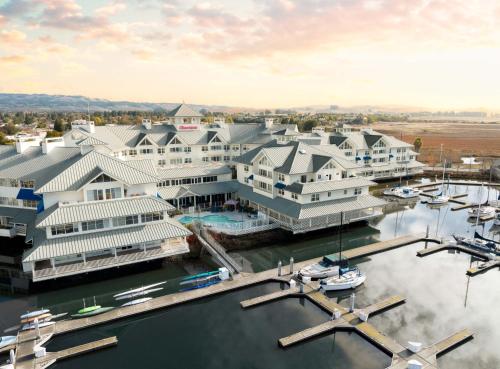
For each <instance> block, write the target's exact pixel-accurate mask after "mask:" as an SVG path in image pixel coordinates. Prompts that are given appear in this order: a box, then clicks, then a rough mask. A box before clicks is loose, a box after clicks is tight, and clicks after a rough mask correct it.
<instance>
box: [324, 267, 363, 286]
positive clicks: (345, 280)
mask: <svg viewBox="0 0 500 369" xmlns="http://www.w3.org/2000/svg"><path fill="white" fill-rule="evenodd" d="M365 280H366V274H364V273H362V272H361V271H360V270H359V269H355V270H350V271H348V272H346V273H343V274H340V275H338V276H335V277H331V278H328V279H323V280H321V281H320V288H321V289H322V290H324V291H340V290H348V289H351V288H356V287H358V286H360V285H361V284H363V283H364V282H365Z"/></svg>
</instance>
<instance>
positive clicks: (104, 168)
mask: <svg viewBox="0 0 500 369" xmlns="http://www.w3.org/2000/svg"><path fill="white" fill-rule="evenodd" d="M420 167H421V164H420V163H418V162H417V161H416V153H414V152H413V151H411V148H410V145H408V144H406V143H404V142H402V141H399V140H396V139H394V138H392V137H390V136H385V135H381V134H378V133H376V132H372V131H363V132H353V131H352V129H351V128H350V127H348V126H339V127H337V131H336V132H333V133H326V132H324V131H322V130H320V129H316V130H314V131H313V132H311V133H308V134H301V133H299V132H298V130H297V128H296V127H295V126H294V125H288V126H287V125H277V124H274V122H273V120H272V119H270V118H266V120H265V123H249V124H226V123H225V122H224V120H223V119H221V118H215V121H214V123H212V124H202V123H201V115H200V114H199V113H197V112H195V111H193V110H192V109H191V108H189V107H188V106H187V105H184V104H182V105H180V106H178V107H177V108H176V109H174V110H173V111H172V112H170V114H169V115H168V117H167V119H166V120H165V121H162V122H151V121H149V120H145V121H144V122H143V124H142V125H141V126H111V125H108V126H95V125H94V123H93V122H89V121H85V120H79V121H74V122H73V123H72V128H71V130H70V131H69V132H67V133H66V134H65V135H64V136H63V137H59V138H50V139H42V138H40V137H36V136H24V137H22V136H21V137H18V138H17V140H16V146H15V147H13V146H1V147H0V236H5V237H13V236H15V235H18V236H25V239H26V242H27V243H30V244H31V245H32V247H31V249H29V250H28V251H27V252H26V253H25V254H24V255H23V268H24V270H25V271H27V272H30V273H32V277H33V280H34V281H41V280H46V279H52V278H57V277H63V276H68V275H74V274H79V273H86V272H90V271H94V270H100V269H105V268H111V267H116V266H120V265H127V264H132V263H137V262H142V261H146V260H152V259H158V258H164V257H166V256H173V255H180V254H183V253H186V252H188V251H189V249H188V245H187V242H186V237H187V236H188V235H189V234H190V232H189V231H188V230H187V229H186V228H184V227H183V226H182V225H181V224H180V223H178V222H177V221H175V220H173V219H172V218H170V217H169V213H170V212H173V211H176V209H178V210H182V211H185V210H190V211H193V210H194V209H211V208H212V207H214V206H221V205H223V204H224V203H225V202H226V201H227V200H229V199H233V200H239V201H240V202H241V203H242V204H245V205H248V206H251V207H253V208H255V209H257V210H259V211H260V212H261V213H262V214H264V215H265V216H267V217H268V218H269V219H270V220H271V221H273V222H276V223H279V225H280V227H282V228H284V229H286V230H289V231H291V232H293V233H303V232H309V231H312V230H316V229H321V228H326V227H331V226H335V225H337V224H339V223H340V220H341V219H340V216H341V214H343V215H344V218H343V221H344V222H353V221H358V220H362V219H368V218H370V217H373V216H376V215H378V214H380V211H379V210H380V207H382V206H383V205H384V202H383V201H382V200H380V199H377V198H375V197H373V196H371V195H369V192H368V190H369V186H370V185H372V184H373V182H371V180H372V179H384V178H392V177H398V176H400V175H413V174H416V173H419V171H420V170H421V169H420Z"/></svg>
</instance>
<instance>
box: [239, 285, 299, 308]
mask: <svg viewBox="0 0 500 369" xmlns="http://www.w3.org/2000/svg"><path fill="white" fill-rule="evenodd" d="M297 293H299V288H298V287H293V288H288V289H286V290H281V291H276V292H272V293H269V294H267V295H262V296H258V297H255V298H253V299H248V300H245V301H241V302H240V305H241V307H242V308H243V309H246V308H250V307H254V306H257V305H261V304H265V303H268V302H271V301H275V300H279V299H282V298H285V297H289V296H293V295H296V294H297Z"/></svg>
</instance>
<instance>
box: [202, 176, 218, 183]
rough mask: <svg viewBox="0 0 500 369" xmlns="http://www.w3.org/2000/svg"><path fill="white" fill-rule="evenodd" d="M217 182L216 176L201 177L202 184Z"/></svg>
mask: <svg viewBox="0 0 500 369" xmlns="http://www.w3.org/2000/svg"><path fill="white" fill-rule="evenodd" d="M208 182H217V176H209V177H203V183H208Z"/></svg>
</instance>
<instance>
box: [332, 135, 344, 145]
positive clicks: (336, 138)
mask: <svg viewBox="0 0 500 369" xmlns="http://www.w3.org/2000/svg"><path fill="white" fill-rule="evenodd" d="M345 140H347V137H346V136H340V135H332V136H330V137H329V141H330V144H332V145H336V146H340V145H342V144H343V143H344V141H345Z"/></svg>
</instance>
